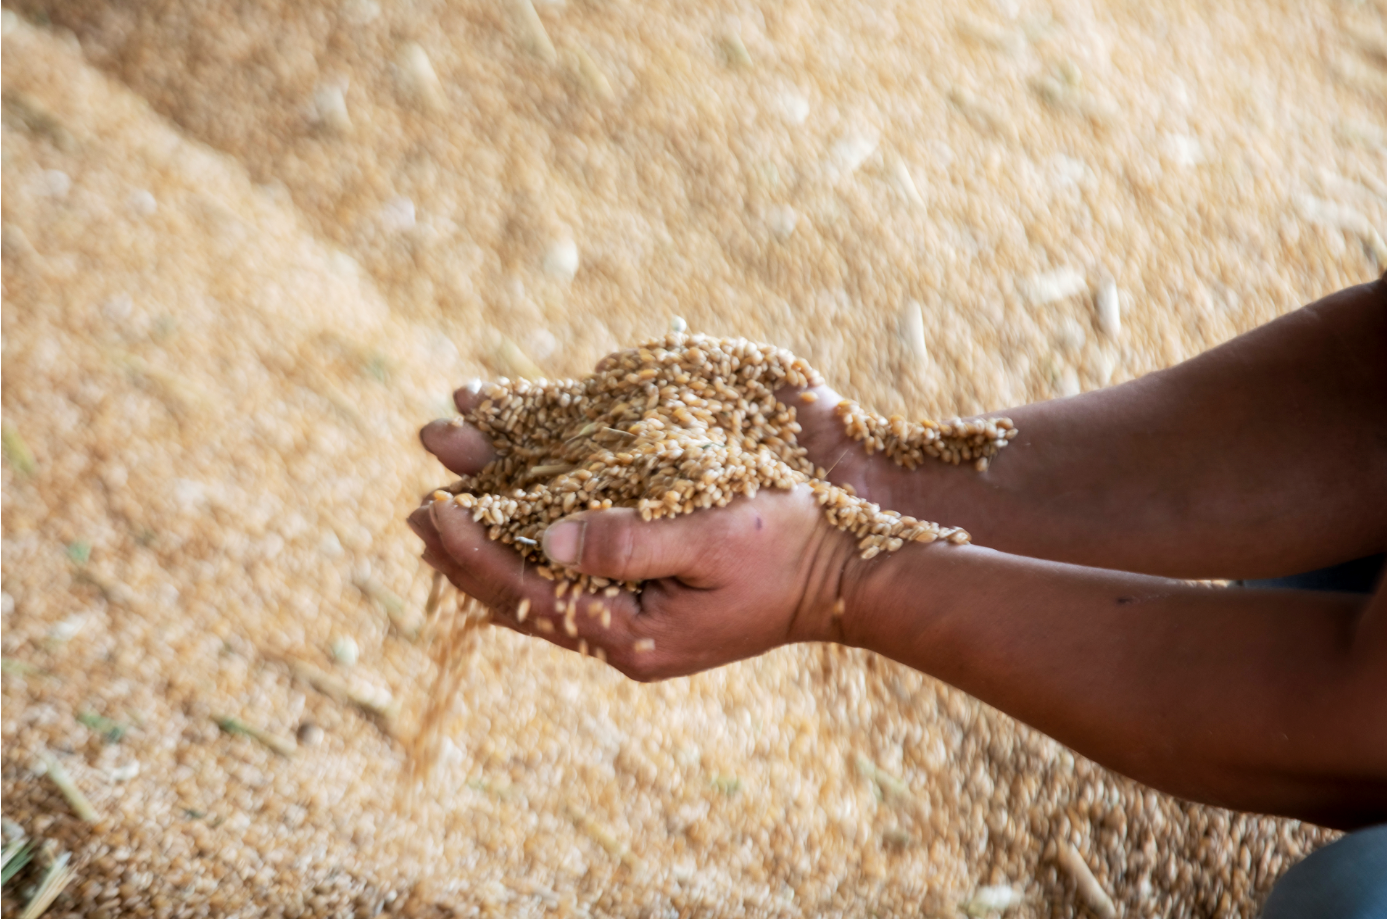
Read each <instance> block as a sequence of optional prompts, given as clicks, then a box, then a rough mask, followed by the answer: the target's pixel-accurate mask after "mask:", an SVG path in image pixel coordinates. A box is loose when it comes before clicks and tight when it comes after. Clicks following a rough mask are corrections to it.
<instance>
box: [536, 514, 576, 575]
mask: <svg viewBox="0 0 1387 919" xmlns="http://www.w3.org/2000/svg"><path fill="white" fill-rule="evenodd" d="M584 526H585V524H584V523H583V522H582V521H581V520H563V521H560V522H558V523H556V524H554V525H553V526H551V527H550V528H549V529H547V530H545V531H544V554H545V555H547V556H549V559H550V560H551V561H554V562H558V563H559V564H560V565H572V564H575V563H577V561H578V553H579V552H581V551H582V548H583V527H584Z"/></svg>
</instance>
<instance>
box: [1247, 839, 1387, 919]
mask: <svg viewBox="0 0 1387 919" xmlns="http://www.w3.org/2000/svg"><path fill="white" fill-rule="evenodd" d="M1262 919H1387V824H1383V825H1382V826H1375V827H1369V828H1368V829H1366V830H1359V831H1358V832H1357V833H1351V834H1349V835H1348V836H1345V837H1343V838H1342V839H1339V840H1336V841H1335V842H1332V843H1330V844H1329V845H1327V846H1325V847H1324V848H1323V849H1320V850H1319V851H1318V852H1314V853H1312V854H1311V855H1310V857H1309V858H1307V859H1305V861H1303V862H1301V863H1300V864H1298V865H1296V866H1295V867H1294V868H1292V869H1291V870H1290V871H1287V872H1286V873H1285V874H1283V875H1282V876H1281V880H1279V881H1277V882H1276V886H1275V887H1273V888H1272V891H1271V896H1269V897H1267V904H1266V906H1265V907H1263V909H1262Z"/></svg>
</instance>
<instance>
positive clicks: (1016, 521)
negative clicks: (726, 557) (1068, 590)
mask: <svg viewBox="0 0 1387 919" xmlns="http://www.w3.org/2000/svg"><path fill="white" fill-rule="evenodd" d="M824 396H827V397H826V398H825V397H824ZM787 401H790V400H789V399H788V396H787ZM834 401H835V400H834V399H833V397H832V394H828V393H825V394H821V398H820V400H819V402H817V403H814V405H811V406H804V405H801V406H800V408H799V411H800V415H801V419H802V420H803V421H804V423H805V429H806V431H805V435H804V436H802V439H807V440H808V441H809V443H810V446H811V452H812V454H813V455H814V456H815V458H816V460H817V461H819V462H821V463H822V464H823V465H825V466H829V465H832V464H833V463H834V462H835V461H836V460H838V459H839V458H840V457H843V458H842V460H841V462H839V463H838V465H837V468H836V469H835V471H834V473H833V476H832V477H833V478H834V479H836V480H839V481H848V482H851V483H852V484H853V485H854V486H856V488H857V489H858V491H859V493H865V494H867V495H868V496H869V497H871V499H872V500H874V501H877V502H878V503H881V504H883V505H884V506H887V507H892V508H895V509H897V510H900V511H902V512H905V513H910V514H914V515H916V516H920V517H924V518H926V519H930V520H938V521H940V522H944V523H948V524H951V525H957V526H963V527H965V528H966V529H968V530H969V531H970V532H971V533H972V534H973V538H974V541H975V542H977V543H978V544H979V545H985V546H990V547H992V548H996V549H1000V550H1002V551H1005V552H1009V553H1014V554H1018V555H1028V556H1031V557H1034V558H1047V559H1054V560H1057V561H1066V562H1073V563H1076V564H1082V565H1092V566H1096V567H1102V568H1116V569H1121V570H1125V571H1141V572H1146V573H1150V574H1162V575H1167V576H1171V577H1182V578H1256V577H1270V576H1278V575H1286V574H1293V573H1296V572H1300V571H1306V570H1310V569H1313V568H1318V567H1322V566H1325V565H1329V564H1333V563H1336V562H1342V561H1346V560H1348V559H1353V558H1358V557H1361V556H1364V555H1369V554H1372V553H1374V552H1379V551H1382V550H1383V549H1384V548H1387V281H1378V282H1376V283H1373V284H1366V285H1362V286H1359V287H1354V288H1350V289H1348V290H1345V291H1342V292H1340V293H1338V294H1335V295H1333V296H1331V297H1327V298H1325V299H1324V300H1321V301H1319V302H1318V303H1315V304H1312V305H1310V306H1307V307H1305V308H1304V309H1301V310H1297V311H1296V312H1294V313H1291V314H1289V315H1287V316H1284V317H1282V318H1280V319H1278V320H1276V321H1274V322H1271V323H1268V324H1267V325H1265V326H1263V327H1261V328H1259V329H1256V330H1254V331H1252V332H1249V333H1247V334H1246V335H1242V336H1240V337H1238V338H1236V339H1234V340H1233V341H1230V342H1228V343H1226V344H1224V345H1222V346H1221V347H1218V348H1215V349H1213V350H1212V351H1209V352H1207V353H1205V354H1202V355H1200V356H1198V357H1196V358H1194V359H1192V360H1189V361H1186V362H1185V363H1183V364H1180V365H1178V366H1176V367H1172V368H1170V369H1169V370H1164V371H1161V372H1159V373H1153V374H1150V375H1149V376H1146V377H1142V378H1141V379H1138V380H1134V381H1132V382H1130V383H1127V384H1124V385H1122V386H1116V387H1113V388H1111V389H1105V390H1102V391H1099V392H1094V393H1089V394H1086V395H1082V396H1077V397H1075V398H1072V399H1057V400H1053V401H1050V402H1041V403H1036V404H1034V405H1027V406H1022V407H1020V408H1014V409H1010V410H1007V411H1005V412H999V413H997V414H1005V415H1008V416H1009V417H1011V418H1012V419H1013V420H1014V421H1015V422H1016V424H1017V427H1018V428H1019V429H1020V436H1019V437H1018V438H1017V439H1016V440H1015V441H1013V442H1012V444H1011V445H1010V446H1008V447H1007V448H1006V449H1005V450H1004V451H1002V454H1001V455H1000V456H999V457H997V459H996V460H995V461H994V462H993V464H992V468H991V469H990V470H989V471H988V472H986V473H982V474H978V473H975V472H973V471H972V470H970V469H961V468H953V467H944V466H940V465H938V464H926V465H925V466H922V467H920V468H918V469H916V470H914V471H913V472H912V471H907V470H904V469H902V468H900V467H897V466H895V465H894V464H893V463H891V461H889V460H887V459H885V458H884V457H881V456H877V457H873V458H870V459H869V458H866V457H864V456H862V455H861V451H852V452H849V453H848V454H847V455H846V456H844V451H845V449H846V448H847V445H848V444H847V442H846V441H845V439H844V438H843V435H842V433H841V426H840V425H838V424H837V420H836V419H835V418H833V417H832V416H831V413H832V409H831V406H832V404H833V402H834Z"/></svg>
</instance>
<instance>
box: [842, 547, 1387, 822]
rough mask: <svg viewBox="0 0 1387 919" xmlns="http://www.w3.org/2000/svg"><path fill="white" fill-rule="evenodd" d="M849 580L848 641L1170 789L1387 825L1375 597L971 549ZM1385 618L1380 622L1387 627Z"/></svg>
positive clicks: (934, 553) (1386, 693)
mask: <svg viewBox="0 0 1387 919" xmlns="http://www.w3.org/2000/svg"><path fill="white" fill-rule="evenodd" d="M858 571H859V572H860V573H859V574H857V575H852V576H851V577H850V582H851V597H852V599H851V601H850V605H849V614H848V617H847V618H846V619H845V621H844V624H843V627H844V630H845V631H844V636H843V637H844V639H845V640H847V641H849V642H851V643H853V644H857V645H860V646H862V647H866V648H870V649H873V650H877V651H879V652H880V653H883V654H886V655H887V656H889V657H892V658H894V659H896V660H898V661H900V662H902V663H905V664H907V665H909V666H911V667H915V668H917V669H919V670H922V671H925V672H927V673H930V674H932V675H934V676H936V677H939V678H940V679H943V680H945V681H947V682H949V683H951V684H953V685H955V686H957V687H959V688H960V689H963V690H965V691H966V692H969V693H971V694H973V695H975V696H977V697H978V698H980V699H982V700H983V701H985V702H988V703H989V704H991V705H995V706H997V707H998V708H1000V709H1002V710H1003V711H1006V712H1008V713H1009V714H1011V715H1013V716H1015V717H1017V718H1020V719H1021V720H1023V721H1025V722H1027V723H1029V724H1031V725H1033V726H1034V727H1036V728H1038V729H1039V730H1041V731H1044V732H1045V733H1047V734H1049V735H1051V736H1053V737H1055V738H1056V739H1058V740H1060V741H1061V742H1063V743H1066V744H1068V745H1069V746H1071V747H1073V748H1074V749H1076V750H1078V751H1079V752H1081V753H1084V754H1085V755H1087V756H1089V757H1091V758H1093V759H1095V760H1097V761H1099V762H1102V763H1104V764H1105V765H1108V766H1109V767H1111V768H1114V769H1116V770H1118V771H1120V772H1123V773H1125V774H1127V775H1130V776H1132V777H1134V778H1137V779H1139V780H1141V781H1144V782H1146V783H1148V784H1151V785H1153V786H1156V787H1158V788H1161V789H1163V790H1166V791H1169V792H1173V793H1176V794H1180V795H1182V796H1186V797H1189V798H1193V799H1197V800H1201V801H1206V802H1211V803H1217V804H1221V805H1224V806H1229V807H1236V808H1241V809H1247V810H1257V811H1266V812H1272V813H1279V814H1288V815H1293V816H1297V817H1301V818H1305V819H1311V820H1315V821H1318V822H1322V823H1328V824H1331V825H1339V826H1350V825H1356V824H1360V823H1366V822H1370V821H1372V820H1382V819H1387V679H1384V672H1387V663H1384V661H1383V660H1382V657H1383V655H1382V653H1381V652H1382V650H1383V649H1382V644H1383V643H1382V641H1381V640H1380V639H1375V640H1374V641H1375V646H1374V647H1370V648H1365V647H1364V642H1365V641H1367V640H1368V636H1365V635H1361V634H1360V632H1361V631H1362V630H1361V629H1360V626H1361V625H1362V623H1361V622H1360V619H1361V617H1362V616H1363V612H1364V609H1365V601H1364V600H1363V599H1362V598H1355V597H1352V596H1347V595H1336V594H1308V593H1300V592H1291V591H1275V592H1272V591H1245V590H1217V589H1207V588H1198V587H1192V586H1189V585H1186V584H1183V583H1180V582H1177V581H1170V580H1165V579H1160V578H1152V577H1146V576H1140V575H1130V574H1124V573H1119V572H1113V571H1103V570H1097V569H1090V568H1079V567H1076V566H1071V565H1065V564H1060V563H1055V562H1045V561H1038V560H1034V559H1028V558H1021V557H1017V556H1009V555H1004V554H1002V553H998V552H994V551H992V550H988V549H983V548H978V547H971V546H964V547H944V546H920V547H908V548H906V549H904V550H902V551H901V552H898V553H896V554H895V555H893V556H891V557H889V558H886V559H884V560H882V561H880V562H877V561H875V560H874V561H873V562H871V563H864V564H862V565H860V566H859V569H858ZM1379 618H1380V617H1379Z"/></svg>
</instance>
